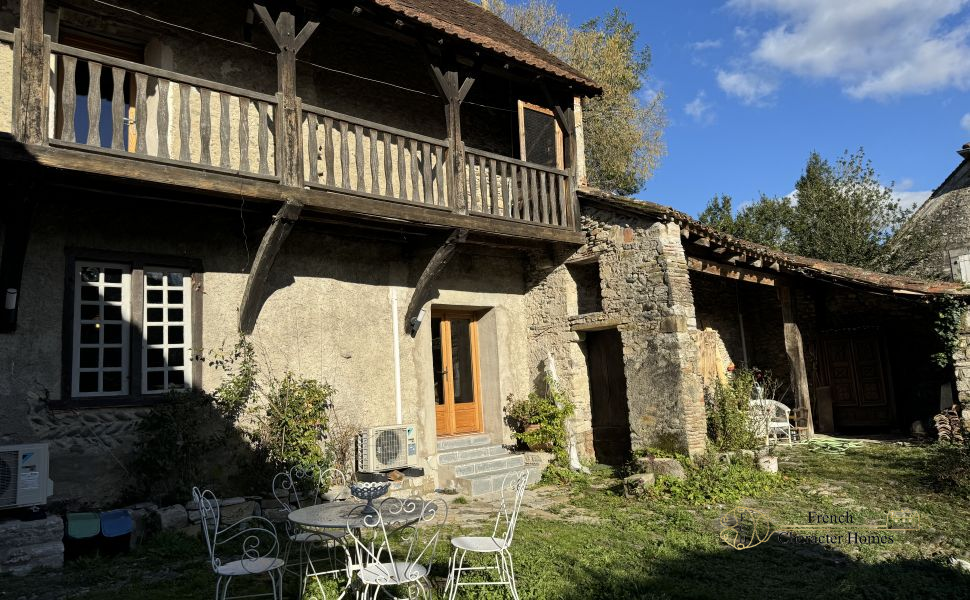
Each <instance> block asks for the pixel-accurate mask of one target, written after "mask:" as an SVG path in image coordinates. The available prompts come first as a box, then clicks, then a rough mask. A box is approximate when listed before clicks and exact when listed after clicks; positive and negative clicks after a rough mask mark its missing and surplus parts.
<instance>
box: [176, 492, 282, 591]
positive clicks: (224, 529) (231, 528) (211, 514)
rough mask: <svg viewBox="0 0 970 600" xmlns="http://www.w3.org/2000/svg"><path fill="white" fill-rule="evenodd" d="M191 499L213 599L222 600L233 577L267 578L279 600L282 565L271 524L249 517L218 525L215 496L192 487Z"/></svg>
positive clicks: (277, 539) (267, 521)
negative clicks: (213, 580) (211, 578)
mask: <svg viewBox="0 0 970 600" xmlns="http://www.w3.org/2000/svg"><path fill="white" fill-rule="evenodd" d="M192 498H193V499H194V500H195V502H196V504H198V506H199V515H200V516H201V518H202V535H203V537H204V538H205V544H206V547H207V548H208V550H209V561H210V562H211V564H212V571H213V572H214V573H215V574H216V600H226V598H227V596H226V594H227V593H228V591H229V584H230V583H231V582H232V579H233V577H241V576H245V575H269V578H270V580H271V581H272V584H273V592H272V596H273V598H274V600H282V598H283V564H284V562H283V559H281V558H279V550H280V543H279V538H278V537H277V536H276V528H275V527H274V526H273V523H271V522H270V521H269V520H268V519H264V518H263V517H257V516H252V517H245V518H243V519H240V520H239V521H236V522H235V523H232V524H230V525H226V526H222V524H221V523H220V522H219V516H220V515H219V513H220V510H219V500H218V499H217V498H216V497H215V494H213V493H212V492H211V491H209V490H205V491H200V490H199V488H197V487H195V488H192ZM259 595H262V596H269V595H270V594H259ZM234 597H236V598H239V597H253V596H234Z"/></svg>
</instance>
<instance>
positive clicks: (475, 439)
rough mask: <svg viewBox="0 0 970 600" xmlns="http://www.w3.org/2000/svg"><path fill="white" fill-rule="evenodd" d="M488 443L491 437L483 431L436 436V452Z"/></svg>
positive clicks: (490, 441)
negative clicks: (452, 435) (442, 436)
mask: <svg viewBox="0 0 970 600" xmlns="http://www.w3.org/2000/svg"><path fill="white" fill-rule="evenodd" d="M490 443H492V439H491V438H490V437H488V435H487V434H484V433H476V434H473V435H459V436H454V437H445V438H438V452H447V451H449V450H458V449H460V448H470V447H472V446H485V445H487V444H490Z"/></svg>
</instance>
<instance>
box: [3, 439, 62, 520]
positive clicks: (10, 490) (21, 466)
mask: <svg viewBox="0 0 970 600" xmlns="http://www.w3.org/2000/svg"><path fill="white" fill-rule="evenodd" d="M48 455H49V451H48V447H47V444H20V445H17V446H0V509H3V508H16V507H18V506H39V505H42V504H46V503H47V497H48V496H50V495H51V494H52V493H53V489H52V488H53V484H52V483H51V481H50V479H48V472H49V470H48V463H47V459H48Z"/></svg>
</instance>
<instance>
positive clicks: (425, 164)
mask: <svg viewBox="0 0 970 600" xmlns="http://www.w3.org/2000/svg"><path fill="white" fill-rule="evenodd" d="M421 177H422V179H424V203H425V204H434V180H433V179H432V178H431V145H430V144H428V142H422V143H421Z"/></svg>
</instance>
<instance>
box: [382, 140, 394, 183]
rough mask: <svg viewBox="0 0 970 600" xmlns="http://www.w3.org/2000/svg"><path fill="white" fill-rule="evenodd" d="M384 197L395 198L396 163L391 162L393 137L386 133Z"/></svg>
mask: <svg viewBox="0 0 970 600" xmlns="http://www.w3.org/2000/svg"><path fill="white" fill-rule="evenodd" d="M382 137H383V138H384V195H385V196H388V197H390V198H393V197H394V163H392V162H391V147H392V146H393V143H392V141H391V139H392V138H393V136H392V135H391V134H390V133H387V132H386V131H385V132H384V135H383V136H382Z"/></svg>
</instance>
